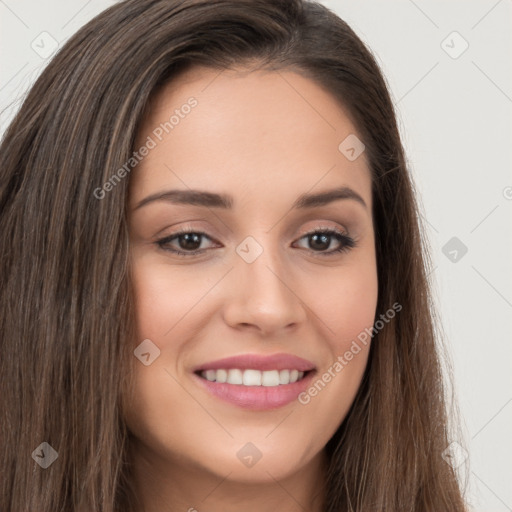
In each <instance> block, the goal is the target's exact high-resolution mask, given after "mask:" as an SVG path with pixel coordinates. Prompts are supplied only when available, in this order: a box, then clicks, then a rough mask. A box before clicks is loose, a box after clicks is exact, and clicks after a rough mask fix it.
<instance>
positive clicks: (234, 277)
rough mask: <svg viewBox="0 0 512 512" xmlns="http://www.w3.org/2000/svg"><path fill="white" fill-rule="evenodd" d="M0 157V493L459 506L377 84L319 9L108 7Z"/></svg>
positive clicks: (197, 1) (424, 303)
mask: <svg viewBox="0 0 512 512" xmlns="http://www.w3.org/2000/svg"><path fill="white" fill-rule="evenodd" d="M0 178H1V179H0V236H1V240H2V246H1V249H0V251H1V252H0V262H1V265H2V267H1V272H0V295H1V301H0V304H1V310H0V332H1V333H2V334H1V338H0V343H1V349H2V358H1V362H0V381H1V389H2V394H1V396H2V418H1V422H2V425H1V431H2V433H3V436H2V440H1V448H0V449H1V456H2V462H3V463H2V465H1V470H0V471H1V493H0V496H1V497H0V509H1V510H6V511H7V510H9V511H16V512H22V511H23V512H25V511H29V510H30V511H31V510H38V511H41V512H50V511H52V512H54V511H56V510H66V511H77V512H82V511H84V512H85V511H87V512H89V511H98V512H99V511H101V512H118V511H119V512H120V511H133V512H142V511H145V512H153V511H163V510H168V511H186V510H189V511H193V510H196V511H199V512H202V511H209V512H218V511H223V512H231V511H235V510H244V511H248V512H253V511H261V510H262V509H269V508H273V509H277V508H278V509H279V510H281V511H284V512H291V511H299V510H307V511H313V512H320V511H321V512H324V511H326V512H334V511H336V512H348V511H359V512H362V511H364V512H369V511H379V512H380V511H388V512H395V511H411V512H412V511H414V512H423V511H432V512H438V511H440V510H442V511H443V512H462V511H463V510H465V507H464V503H463V498H462V495H461V491H460V489H459V484H458V481H457V475H456V474H455V472H454V470H453V469H452V467H451V466H450V465H449V464H448V463H447V462H445V459H446V457H442V454H443V452H444V451H445V450H446V449H447V447H448V446H449V444H450V441H451V438H450V434H449V430H448V417H447V414H446V411H445V403H444V395H445V391H444V387H443V381H442V375H441V373H442V372H441V366H440V359H439V355H438V350H439V349H438V341H439V340H437V339H436V336H435V333H436V324H435V313H434V310H433V307H432V303H431V298H430V290H429V286H428V281H427V278H426V275H427V270H426V267H427V263H428V252H427V248H426V247H425V246H424V244H423V243H422V228H421V224H420V222H419V213H418V209H417V205H416V201H415V196H414V191H413V185H412V182H411V177H410V175H409V173H408V170H407V167H406V164H405V158H404V153H403V149H402V145H401V142H400V138H399V133H398V130H397V125H396V121H395V114H394V110H393V105H392V102H391V100H390V97H389V94H388V91H387V88H386V85H385V81H384V79H383V77H382V75H381V72H380V70H379V68H378V66H377V64H376V62H375V60H374V58H373V57H372V55H371V53H370V52H369V50H368V49H367V48H366V47H365V46H364V45H363V43H362V42H361V41H360V40H359V39H358V37H357V36H356V35H355V34H354V32H353V31H352V30H351V29H350V28H349V27H348V26H347V24H346V23H344V22H343V21H342V20H340V19H339V18H338V17H337V16H336V15H334V14H333V13H332V12H330V11H329V10H328V9H326V8H325V7H323V6H321V5H320V4H316V3H313V2H309V1H301V0H280V1H277V2H276V1H275V0H207V1H206V0H204V1H202V0H184V1H171V0H146V1H142V0H125V1H123V2H120V3H117V4H116V5H114V6H113V7H111V8H110V9H108V10H106V11H105V12H103V13H102V14H100V15H99V16H97V17H96V18H95V19H94V20H92V21H91V22H90V23H88V24H87V25H86V26H84V27H83V28H82V29H81V30H80V31H79V32H78V33H77V34H76V35H75V36H74V37H72V38H71V39H70V40H69V41H68V42H67V43H66V45H65V46H64V47H63V48H62V49H61V50H60V52H59V53H58V54H57V55H56V56H55V58H54V59H53V60H52V61H51V62H50V64H49V65H48V67H47V68H46V69H45V70H44V72H43V73H42V74H41V76H40V77H39V79H38V80H37V82H36V83H35V85H34V86H33V88H32V89H31V91H30V93H29V94H28V96H27V98H26V100H25V102H24V104H23V106H22V108H21V109H20V111H19V113H18V114H17V116H16V118H15V119H14V121H13V122H12V124H11V125H10V127H9V129H8V130H7V132H6V134H5V137H4V139H3V142H2V146H1V151H0Z"/></svg>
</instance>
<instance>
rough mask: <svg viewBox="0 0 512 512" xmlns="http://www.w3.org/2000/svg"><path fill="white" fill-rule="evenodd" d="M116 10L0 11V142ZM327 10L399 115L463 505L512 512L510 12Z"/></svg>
mask: <svg viewBox="0 0 512 512" xmlns="http://www.w3.org/2000/svg"><path fill="white" fill-rule="evenodd" d="M113 3H115V2H113V1H108V0H89V1H87V0H51V1H49V0H45V1H43V0H0V133H3V131H4V130H5V128H6V126H7V125H8V123H9V121H10V119H12V116H13V115H14V113H15V112H16V110H17V108H18V107H19V105H20V103H21V101H22V99H23V95H24V94H25V93H26V91H27V89H28V88H29V87H30V85H31V84H32V83H33V82H34V80H35V79H36V78H37V76H38V75H39V73H40V72H41V71H42V70H43V69H44V67H45V66H46V65H47V63H48V61H49V59H50V58H51V55H46V53H48V52H51V50H52V49H53V47H57V45H62V44H64V43H65V41H66V40H67V39H68V38H69V37H70V35H72V34H73V33H74V32H76V31H77V30H78V29H79V28H80V27H81V26H82V25H83V24H85V23H86V22H87V21H89V20H90V19H91V18H92V17H93V16H95V15H96V14H98V13H99V12H100V11H102V10H103V9H105V8H106V7H109V6H110V5H112V4H113ZM323 3H324V4H325V5H327V6H328V7H330V8H331V9H333V10H334V11H335V12H336V13H337V14H338V15H339V16H340V17H342V18H343V19H344V20H346V21H347V22H348V24H349V25H350V26H351V27H352V28H353V29H354V30H355V32H356V33H357V34H358V35H359V36H360V37H361V38H362V39H363V41H364V42H365V43H366V44H367V45H368V46H369V47H370V48H371V50H372V51H373V53H374V54H375V55H376V57H377V59H378V62H379V64H380V65H381V68H382V70H383V71H384V74H385V76H386V79H387V81H388V84H389V87H390V90H391V94H392V97H393V99H394V102H395V105H396V108H397V114H398V120H399V124H400V130H401V133H402V137H403V142H404V145H405V148H406V152H407V158H408V161H409V165H410V169H411V172H412V173H413V176H414V180H415V183H416V186H417V189H418V193H419V196H420V202H421V206H422V211H423V213H422V218H423V221H424V223H425V226H426V228H427V232H426V235H427V237H428V241H429V243H430V244H431V247H432V256H433V271H432V273H431V275H430V277H431V279H432V282H433V285H434V289H435V299H436V301H437V304H438V308H439V311H440V313H441V316H442V320H443V329H444V334H445V342H446V343H447V345H448V349H449V355H450V357H451V359H452V363H453V368H454V379H455V391H456V393H457V396H458V400H459V405H460V409H461V413H462V418H463V422H464V423H463V427H464V432H465V438H464V439H454V440H453V441H456V442H457V443H458V444H457V445H453V446H452V448H450V450H454V451H455V453H453V455H454V457H455V459H457V458H458V459H461V460H462V459H463V458H464V456H465V452H464V451H463V449H466V450H467V451H468V453H469V459H468V463H469V464H468V466H467V467H469V469H468V470H466V471H467V474H468V476H469V488H468V499H469V501H470V503H471V505H472V507H473V508H474V510H478V511H482V512H491V511H492V512H494V511H495V512H505V511H512V487H511V482H512V437H511V435H510V432H511V431H512V428H511V427H512V371H511V370H512V343H511V340H512V325H511V324H512V322H511V318H512V279H511V277H512V271H511V268H512V266H511V262H512V242H511V240H512V237H511V233H512V229H511V227H512V226H511V225H512V215H511V214H512V172H511V169H512V166H511V160H512V155H511V146H512V137H511V135H512V116H511V113H512V67H511V62H512V45H511V28H512V0H471V1H465V2H462V1H453V0H451V1H446V0H444V1H442V0H430V1H427V0H393V1H391V0H390V1H387V2H383V1H378V0H371V1H369V0H367V1H362V0H359V1H357V0H350V1H344V0H325V1H324V2H323ZM459 445H460V447H463V449H461V448H459ZM450 453H451V452H450ZM26 456H27V457H28V456H30V454H26ZM440 456H441V454H440ZM461 467H463V466H461Z"/></svg>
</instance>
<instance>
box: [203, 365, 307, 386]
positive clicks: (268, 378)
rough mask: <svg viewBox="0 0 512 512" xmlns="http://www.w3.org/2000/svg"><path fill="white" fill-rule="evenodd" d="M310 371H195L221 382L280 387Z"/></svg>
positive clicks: (291, 382) (302, 377) (295, 380)
mask: <svg viewBox="0 0 512 512" xmlns="http://www.w3.org/2000/svg"><path fill="white" fill-rule="evenodd" d="M311 371H312V370H310V371H299V370H297V369H293V368H292V369H285V370H265V371H260V370H255V369H244V370H242V369H238V368H231V369H222V368H220V369H217V370H212V369H210V370H201V371H197V372H195V373H196V375H198V376H199V377H201V378H203V379H205V380H207V381H209V382H217V383H219V384H233V385H238V386H247V387H256V386H262V387H279V386H285V385H287V384H293V383H295V382H299V381H301V380H302V379H304V378H305V377H306V376H307V375H308V374H309V373H311Z"/></svg>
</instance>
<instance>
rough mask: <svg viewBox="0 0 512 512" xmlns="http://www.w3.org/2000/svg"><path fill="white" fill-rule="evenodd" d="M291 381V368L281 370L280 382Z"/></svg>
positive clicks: (287, 382) (286, 382)
mask: <svg viewBox="0 0 512 512" xmlns="http://www.w3.org/2000/svg"><path fill="white" fill-rule="evenodd" d="M289 383H290V370H281V371H280V372H279V384H289Z"/></svg>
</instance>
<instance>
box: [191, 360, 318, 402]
mask: <svg viewBox="0 0 512 512" xmlns="http://www.w3.org/2000/svg"><path fill="white" fill-rule="evenodd" d="M315 373H316V368H315V365H314V364H313V363H312V362H311V361H308V360H306V359H302V358H300V357H297V356H294V355H291V354H274V355H260V354H244V355H239V356H234V357H229V358H225V359H220V360H217V361H212V362H210V363H204V364H202V365H201V366H199V367H196V368H195V369H194V370H193V377H194V379H195V380H196V382H197V383H198V385H199V386H200V387H201V388H202V389H203V390H205V391H206V392H207V393H208V394H209V395H210V396H213V397H215V398H217V399H219V398H220V399H221V400H222V401H224V402H228V403H230V404H231V405H234V406H236V407H241V408H245V409H251V410H260V411H264V410H269V409H275V408H278V407H283V406H285V405H287V404H290V403H291V402H293V401H294V400H296V399H297V397H298V395H299V394H300V393H301V392H302V391H304V390H305V389H306V388H307V387H308V385H309V384H310V381H311V379H312V376H313V375H314V374H315Z"/></svg>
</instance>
